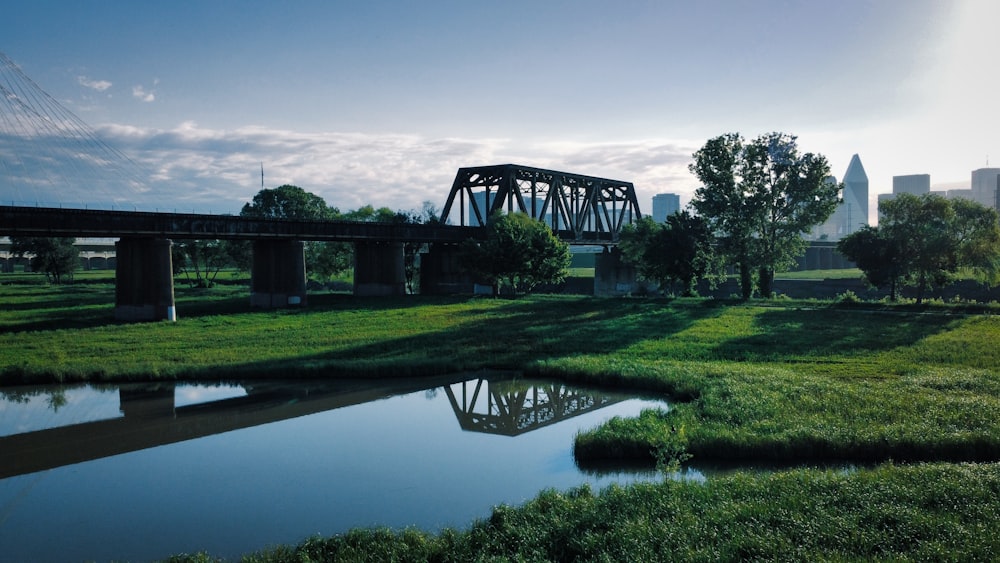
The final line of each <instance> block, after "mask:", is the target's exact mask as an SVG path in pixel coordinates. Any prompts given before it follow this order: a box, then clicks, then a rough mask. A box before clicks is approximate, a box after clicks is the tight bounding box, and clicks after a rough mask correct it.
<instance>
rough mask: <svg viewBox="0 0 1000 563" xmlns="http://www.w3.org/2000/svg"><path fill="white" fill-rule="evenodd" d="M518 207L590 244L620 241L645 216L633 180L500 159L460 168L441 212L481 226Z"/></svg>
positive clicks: (559, 231) (573, 239)
mask: <svg viewBox="0 0 1000 563" xmlns="http://www.w3.org/2000/svg"><path fill="white" fill-rule="evenodd" d="M456 207H457V208H456ZM517 211H520V212H522V213H527V214H528V215H530V216H531V217H532V218H533V219H537V220H539V221H543V222H544V223H545V224H546V225H548V226H549V227H550V228H551V229H552V231H553V232H554V233H556V234H557V235H559V236H560V237H561V238H562V239H563V240H566V241H567V242H571V243H584V244H590V243H595V242H596V243H602V242H603V243H614V242H617V241H618V236H619V235H620V234H621V230H622V228H623V227H624V226H625V225H628V224H630V223H633V222H635V221H637V220H639V219H640V218H641V216H642V215H641V213H640V211H639V203H638V200H637V199H636V195H635V187H634V186H633V185H632V183H631V182H623V181H620V180H609V179H607V178H595V177H593V176H583V175H580V174H570V173H568V172H557V171H555V170H544V169H541V168H531V167H528V166H519V165H516V164H500V165H495V166H478V167H471V168H460V169H459V170H458V174H457V175H456V176H455V182H454V184H452V187H451V193H449V194H448V200H447V202H446V203H445V206H444V210H443V211H442V214H441V218H442V219H443V220H445V221H448V220H449V219H450V220H451V221H453V222H457V223H458V224H459V225H461V226H473V227H475V226H481V225H484V224H486V219H487V218H488V217H489V216H490V215H492V214H493V213H496V212H505V213H513V212H517Z"/></svg>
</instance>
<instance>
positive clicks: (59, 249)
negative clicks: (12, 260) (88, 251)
mask: <svg viewBox="0 0 1000 563" xmlns="http://www.w3.org/2000/svg"><path fill="white" fill-rule="evenodd" d="M75 243H76V239H75V238H69V237H58V238H46V237H10V246H11V252H12V253H13V254H14V255H15V256H24V255H25V254H30V255H31V256H32V258H31V269H32V270H34V271H36V272H45V277H46V279H48V281H50V282H51V283H56V284H58V283H62V281H63V278H64V277H67V276H69V277H72V276H73V272H75V271H76V269H77V268H79V267H80V250H79V249H78V248H77V247H76V244H75Z"/></svg>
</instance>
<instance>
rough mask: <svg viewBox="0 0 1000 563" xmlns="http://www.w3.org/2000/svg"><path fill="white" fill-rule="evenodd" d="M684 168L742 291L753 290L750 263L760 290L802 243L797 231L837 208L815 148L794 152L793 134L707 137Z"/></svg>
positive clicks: (835, 191)
mask: <svg viewBox="0 0 1000 563" xmlns="http://www.w3.org/2000/svg"><path fill="white" fill-rule="evenodd" d="M694 160H695V162H694V163H693V164H691V166H690V170H691V172H692V173H693V174H695V176H697V177H698V179H699V180H701V182H702V184H703V186H702V187H701V188H698V190H696V191H695V196H694V199H693V200H692V202H691V205H692V207H693V208H694V209H695V210H696V211H697V212H698V214H699V215H700V216H702V217H704V218H705V219H706V220H707V221H708V224H709V226H710V228H711V230H712V232H714V233H715V234H716V236H717V237H718V239H719V243H720V244H719V249H720V250H721V251H722V253H723V254H724V255H725V256H727V257H728V258H729V259H730V260H731V261H732V262H733V263H735V264H736V265H737V267H738V268H739V273H740V287H741V290H742V294H743V298H744V299H749V298H750V296H751V295H752V294H753V286H754V270H755V269H756V270H757V282H758V287H759V290H760V294H761V296H763V297H770V296H771V285H772V282H773V280H774V272H775V271H777V270H779V269H782V268H785V267H788V266H791V265H792V264H794V262H795V258H796V257H797V256H799V255H801V254H802V252H803V251H804V250H805V247H806V244H807V243H806V241H805V239H803V238H802V235H803V233H806V232H808V230H809V229H810V228H812V227H813V226H815V225H817V224H819V223H822V222H823V221H825V220H826V219H827V218H828V217H829V216H830V215H831V214H832V213H833V210H834V209H835V208H836V206H837V203H838V198H839V193H840V189H841V186H840V185H839V184H836V183H832V182H829V181H827V178H828V177H829V174H830V165H829V164H828V163H827V160H826V158H825V157H823V156H822V155H817V154H813V153H806V154H800V153H799V150H798V146H797V144H796V137H795V136H792V135H787V134H785V133H768V134H766V135H762V136H760V137H757V138H756V139H754V140H753V141H751V142H749V143H748V142H746V141H745V140H744V139H743V137H742V136H741V135H740V134H738V133H729V134H726V135H722V136H719V137H716V138H714V139H710V140H709V141H708V142H707V143H706V144H705V146H704V147H702V148H701V149H699V150H698V151H697V152H696V153H694Z"/></svg>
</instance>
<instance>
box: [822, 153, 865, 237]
mask: <svg viewBox="0 0 1000 563" xmlns="http://www.w3.org/2000/svg"><path fill="white" fill-rule="evenodd" d="M827 181H829V182H834V183H836V181H837V179H836V178H834V177H832V176H831V177H830V178H828V179H827ZM841 197H842V199H843V201H841V203H840V204H839V205H837V208H836V209H835V210H834V211H833V215H830V218H829V219H827V220H826V222H825V223H823V224H822V225H819V226H817V227H815V228H814V229H813V232H812V236H813V238H814V239H826V240H838V239H840V238H843V237H846V236H847V235H849V234H851V233H853V232H854V231H857V230H858V229H859V228H861V227H862V226H865V225H867V224H868V174H866V173H865V167H864V166H863V165H862V164H861V158H860V157H858V155H854V156H853V157H851V162H850V164H848V165H847V172H845V173H844V191H843V193H842V194H841Z"/></svg>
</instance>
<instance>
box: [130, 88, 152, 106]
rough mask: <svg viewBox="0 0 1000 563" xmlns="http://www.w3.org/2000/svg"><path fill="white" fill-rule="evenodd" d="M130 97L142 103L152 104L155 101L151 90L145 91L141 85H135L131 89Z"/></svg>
mask: <svg viewBox="0 0 1000 563" xmlns="http://www.w3.org/2000/svg"><path fill="white" fill-rule="evenodd" d="M132 97H133V98H137V99H139V100H142V101H144V102H152V101H155V100H156V92H155V91H153V90H149V91H147V90H146V89H145V88H143V87H142V85H137V86H133V87H132Z"/></svg>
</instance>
